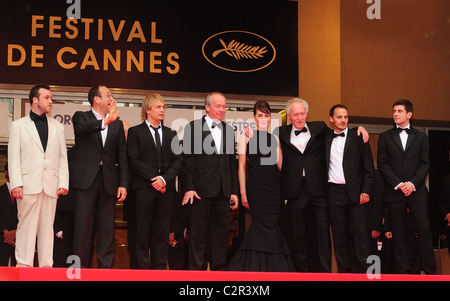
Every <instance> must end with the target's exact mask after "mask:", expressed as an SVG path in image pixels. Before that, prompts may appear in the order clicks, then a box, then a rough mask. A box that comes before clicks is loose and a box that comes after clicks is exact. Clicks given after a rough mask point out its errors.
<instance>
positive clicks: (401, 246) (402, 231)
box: [387, 192, 436, 274]
mask: <svg viewBox="0 0 450 301" xmlns="http://www.w3.org/2000/svg"><path fill="white" fill-rule="evenodd" d="M413 193H414V192H413ZM387 205H388V210H389V214H390V216H391V227H392V243H393V249H394V263H395V266H396V270H397V271H398V273H400V274H408V273H411V272H412V269H411V264H412V263H410V262H409V260H408V248H407V237H406V235H407V229H406V213H407V208H409V212H410V214H411V215H410V216H411V219H412V223H413V228H414V232H416V233H417V239H418V244H419V254H420V262H421V263H422V269H423V270H424V271H425V273H426V274H436V259H435V257H434V250H433V237H432V234H431V230H430V222H429V217H428V205H427V202H410V201H409V199H408V198H407V197H405V198H403V199H402V200H400V201H396V202H389V203H388V204H387Z"/></svg>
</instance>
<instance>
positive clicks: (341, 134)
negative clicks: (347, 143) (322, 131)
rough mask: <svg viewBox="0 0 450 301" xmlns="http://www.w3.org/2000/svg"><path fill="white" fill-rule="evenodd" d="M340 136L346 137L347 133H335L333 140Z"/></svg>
mask: <svg viewBox="0 0 450 301" xmlns="http://www.w3.org/2000/svg"><path fill="white" fill-rule="evenodd" d="M338 136H340V137H345V133H344V132H342V133H339V134H336V133H333V139H334V138H336V137H338Z"/></svg>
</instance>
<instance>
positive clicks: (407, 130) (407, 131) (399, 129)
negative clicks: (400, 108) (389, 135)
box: [396, 127, 411, 134]
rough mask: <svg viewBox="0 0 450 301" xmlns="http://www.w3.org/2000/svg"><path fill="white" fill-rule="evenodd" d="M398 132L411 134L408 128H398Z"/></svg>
mask: <svg viewBox="0 0 450 301" xmlns="http://www.w3.org/2000/svg"><path fill="white" fill-rule="evenodd" d="M396 131H397V133H399V134H400V133H401V132H403V131H406V133H407V134H409V132H410V131H411V130H410V129H408V128H402V127H397V128H396Z"/></svg>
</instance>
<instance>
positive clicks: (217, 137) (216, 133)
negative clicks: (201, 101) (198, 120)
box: [205, 115, 222, 154]
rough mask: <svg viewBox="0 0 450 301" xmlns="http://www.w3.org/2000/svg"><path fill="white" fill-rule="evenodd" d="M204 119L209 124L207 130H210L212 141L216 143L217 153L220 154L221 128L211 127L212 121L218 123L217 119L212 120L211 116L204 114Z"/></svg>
mask: <svg viewBox="0 0 450 301" xmlns="http://www.w3.org/2000/svg"><path fill="white" fill-rule="evenodd" d="M205 121H206V123H207V124H208V126H209V130H210V131H211V134H212V137H213V139H214V143H215V145H216V149H217V153H218V154H220V150H221V149H222V148H221V147H222V130H221V129H220V128H219V127H214V128H213V127H212V124H213V122H214V123H220V120H219V121H214V120H212V119H211V117H209V116H208V115H206V117H205Z"/></svg>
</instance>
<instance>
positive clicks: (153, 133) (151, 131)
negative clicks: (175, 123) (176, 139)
mask: <svg viewBox="0 0 450 301" xmlns="http://www.w3.org/2000/svg"><path fill="white" fill-rule="evenodd" d="M145 123H146V124H147V126H148V128H149V129H150V133H151V134H152V136H153V140H154V141H155V144H156V139H155V130H154V129H153V128H152V127H154V128H155V129H156V128H158V126H159V129H158V133H159V138H160V140H161V141H160V142H161V145H162V140H163V139H162V124H161V122H160V123H159V124H158V125H157V126H153V125H152V124H151V123H150V122H148V120H145Z"/></svg>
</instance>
